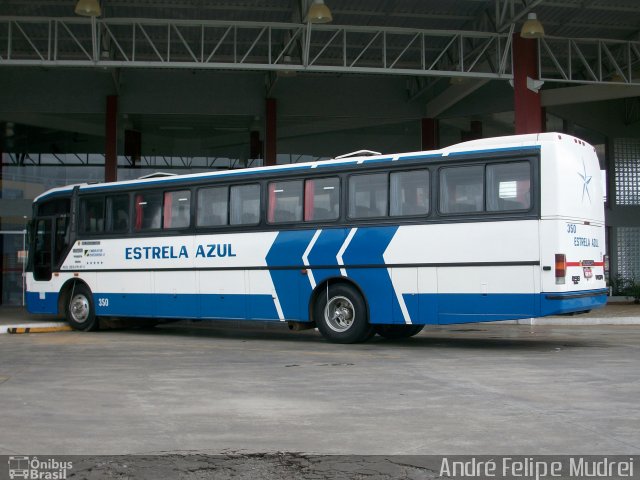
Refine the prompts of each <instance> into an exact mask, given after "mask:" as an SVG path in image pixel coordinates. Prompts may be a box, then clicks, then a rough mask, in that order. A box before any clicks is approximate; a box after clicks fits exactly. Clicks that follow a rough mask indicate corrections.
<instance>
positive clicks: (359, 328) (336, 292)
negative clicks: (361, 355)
mask: <svg viewBox="0 0 640 480" xmlns="http://www.w3.org/2000/svg"><path fill="white" fill-rule="evenodd" d="M313 313H314V320H315V322H316V326H317V327H318V330H319V331H320V333H321V334H322V336H323V337H324V338H325V339H327V340H329V341H330V342H334V343H358V342H364V341H365V340H368V339H369V338H371V337H372V336H373V334H374V333H375V332H374V331H373V327H372V326H371V325H370V324H369V315H368V313H367V306H366V304H365V302H364V299H363V298H362V295H360V293H359V292H358V291H357V290H356V289H355V288H354V287H352V286H351V285H347V284H341V283H338V284H334V285H330V286H329V287H328V289H327V290H326V291H325V292H321V293H320V295H318V298H317V300H316V302H315V305H314V312H313Z"/></svg>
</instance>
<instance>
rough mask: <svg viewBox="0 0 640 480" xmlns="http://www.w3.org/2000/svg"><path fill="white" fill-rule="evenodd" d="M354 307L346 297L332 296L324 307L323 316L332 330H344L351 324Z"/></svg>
mask: <svg viewBox="0 0 640 480" xmlns="http://www.w3.org/2000/svg"><path fill="white" fill-rule="evenodd" d="M355 313H356V311H355V308H354V307H353V303H351V300H349V299H348V298H347V297H333V298H331V299H330V300H329V301H328V302H327V306H326V307H325V308H324V318H325V320H326V323H327V325H328V326H329V328H330V329H331V330H333V331H334V332H346V331H347V330H349V329H350V328H351V325H353V321H354V319H355Z"/></svg>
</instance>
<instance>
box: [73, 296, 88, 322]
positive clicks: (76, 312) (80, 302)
mask: <svg viewBox="0 0 640 480" xmlns="http://www.w3.org/2000/svg"><path fill="white" fill-rule="evenodd" d="M89 310H90V307H89V300H88V299H87V297H85V296H84V295H76V296H75V297H73V298H72V299H71V303H70V304H69V313H70V314H71V318H73V321H74V322H77V323H84V322H86V321H87V319H88V318H89Z"/></svg>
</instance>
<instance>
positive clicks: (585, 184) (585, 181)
mask: <svg viewBox="0 0 640 480" xmlns="http://www.w3.org/2000/svg"><path fill="white" fill-rule="evenodd" d="M582 171H583V173H580V172H578V176H579V177H580V178H581V179H582V201H583V202H584V196H585V194H586V195H587V198H588V199H589V203H591V193H589V184H590V183H591V178H592V176H591V175H587V167H586V165H585V164H584V160H583V161H582Z"/></svg>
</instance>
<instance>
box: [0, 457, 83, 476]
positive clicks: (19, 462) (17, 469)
mask: <svg viewBox="0 0 640 480" xmlns="http://www.w3.org/2000/svg"><path fill="white" fill-rule="evenodd" d="M8 463H9V478H10V479H11V480H13V479H14V478H25V479H31V480H65V479H66V478H67V473H68V471H69V470H71V469H72V468H73V462H62V461H59V460H55V459H53V458H47V459H46V460H39V459H38V457H33V458H31V457H22V456H12V457H9V462H8Z"/></svg>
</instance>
